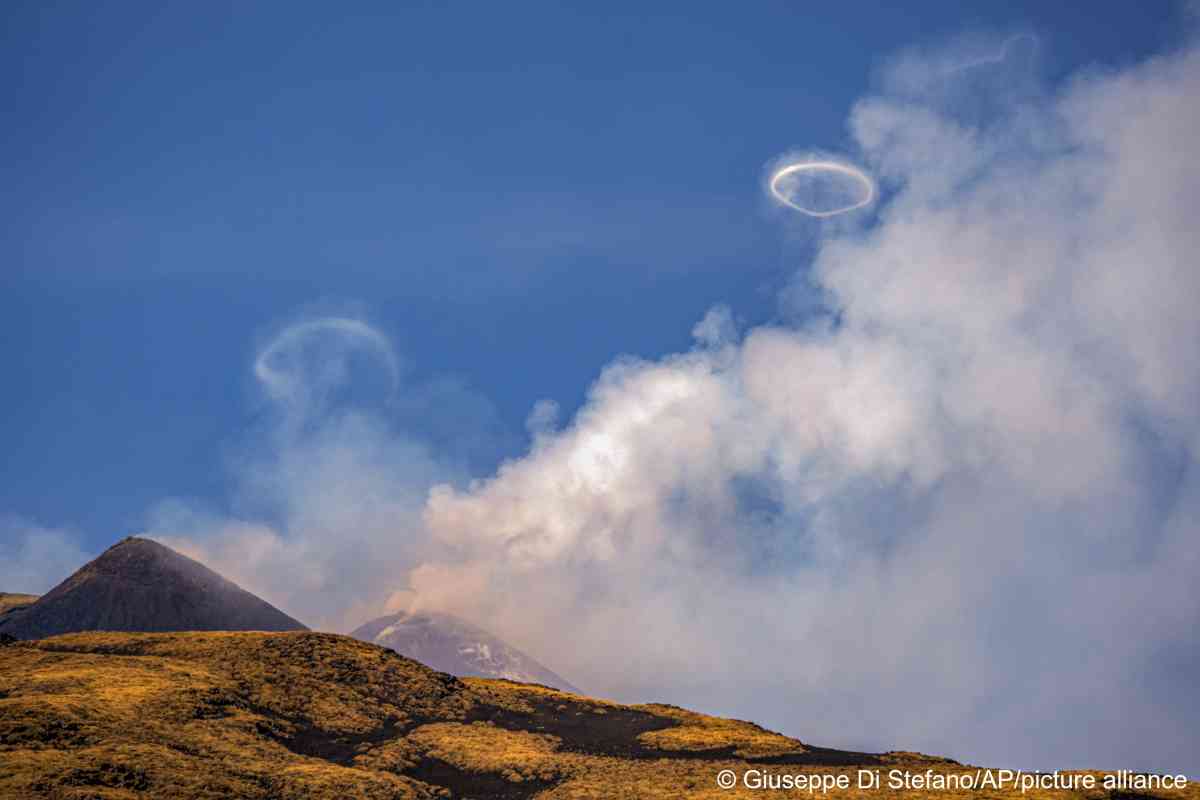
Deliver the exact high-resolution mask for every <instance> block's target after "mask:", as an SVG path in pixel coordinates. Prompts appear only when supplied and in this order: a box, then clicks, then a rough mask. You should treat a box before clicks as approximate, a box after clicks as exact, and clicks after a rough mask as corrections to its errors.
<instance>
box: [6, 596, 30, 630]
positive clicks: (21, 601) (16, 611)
mask: <svg viewBox="0 0 1200 800" xmlns="http://www.w3.org/2000/svg"><path fill="white" fill-rule="evenodd" d="M37 599H38V596H37V595H36V594H12V593H11V592H0V626H3V625H4V622H5V621H6V620H12V619H16V618H17V617H18V616H19V615H20V614H21V613H23V612H24V611H25V609H27V608H29V607H30V606H31V605H33V604H34V603H35V602H37ZM2 629H3V628H2V627H0V630H2Z"/></svg>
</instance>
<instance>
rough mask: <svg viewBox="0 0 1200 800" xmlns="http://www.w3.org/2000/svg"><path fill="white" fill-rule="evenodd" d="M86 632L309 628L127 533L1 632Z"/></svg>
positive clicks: (7, 620)
mask: <svg viewBox="0 0 1200 800" xmlns="http://www.w3.org/2000/svg"><path fill="white" fill-rule="evenodd" d="M91 630H112V631H187V630H260V631H288V630H307V629H306V628H305V627H304V626H303V625H301V624H300V623H299V622H297V621H296V620H294V619H292V618H291V617H289V616H288V615H287V614H284V613H283V612H282V611H280V610H278V609H277V608H275V607H274V606H272V605H270V604H269V603H267V602H266V601H264V600H261V599H259V598H258V597H255V596H254V595H252V594H250V593H249V592H247V591H245V590H244V589H242V588H240V587H238V586H237V585H235V584H233V583H231V582H230V581H228V580H226V579H225V578H223V577H221V576H220V575H218V574H217V573H215V572H213V571H212V570H210V569H209V568H208V567H206V566H204V565H203V564H200V563H199V562H196V561H193V560H192V559H190V558H188V557H187V556H183V555H180V554H179V553H176V552H175V551H174V550H172V549H170V548H169V547H165V546H163V545H161V544H159V543H158V542H153V541H150V540H149V539H140V538H136V537H132V536H131V537H129V538H126V539H122V540H121V541H120V542H117V543H116V544H115V545H113V546H112V547H110V548H109V549H108V550H106V551H104V552H103V553H102V554H101V555H100V556H99V557H98V558H96V559H95V560H93V561H91V562H89V563H87V564H85V565H84V566H83V567H81V568H80V569H79V570H77V571H76V572H75V574H74V575H72V576H71V577H69V578H67V579H66V580H65V581H63V582H62V583H60V584H59V585H58V586H56V587H54V588H53V589H51V590H50V591H49V592H47V593H46V594H44V595H42V596H41V597H40V598H38V599H37V601H36V602H34V603H33V604H32V605H29V606H28V607H26V608H24V609H22V610H21V611H19V612H18V613H16V614H7V615H5V616H4V617H3V618H2V619H0V633H6V634H8V635H10V636H14V637H16V638H17V639H36V638H41V637H44V636H54V635H56V634H60V633H70V632H75V631H91Z"/></svg>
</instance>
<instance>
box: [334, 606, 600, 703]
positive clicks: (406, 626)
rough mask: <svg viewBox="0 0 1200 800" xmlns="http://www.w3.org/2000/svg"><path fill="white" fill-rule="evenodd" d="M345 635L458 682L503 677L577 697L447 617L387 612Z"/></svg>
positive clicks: (516, 653) (511, 651)
mask: <svg viewBox="0 0 1200 800" xmlns="http://www.w3.org/2000/svg"><path fill="white" fill-rule="evenodd" d="M350 635H351V636H353V637H354V638H355V639H360V640H362V641H364V642H371V643H372V644H377V645H380V646H382V647H388V648H391V649H392V650H395V651H396V652H397V653H399V654H400V655H402V656H408V657H409V658H414V659H416V660H417V661H420V662H421V663H422V664H425V665H427V666H430V667H433V668H434V669H436V670H439V671H440V672H449V673H450V674H451V675H457V676H459V677H460V678H465V677H477V678H506V679H508V680H511V681H520V682H522V683H540V684H543V685H545V686H550V687H553V688H555V689H562V690H563V691H567V692H575V693H577V694H578V693H580V692H579V690H578V689H576V688H575V687H574V686H572V685H571V684H569V683H567V681H565V680H563V678H561V677H560V676H558V675H556V674H554V673H553V672H551V671H550V670H549V669H547V668H546V667H544V666H542V665H541V664H539V663H538V662H537V661H535V660H534V659H533V658H531V657H529V656H527V655H525V654H524V653H522V652H521V651H520V650H518V649H517V648H515V647H513V646H512V645H509V644H507V643H505V642H502V641H501V640H499V639H497V638H496V637H495V636H492V635H491V634H490V633H488V632H487V631H485V630H482V629H480V628H477V627H475V626H474V625H472V624H470V623H469V622H466V621H465V620H461V619H459V618H458V617H455V616H452V615H450V614H439V613H431V612H423V613H415V614H411V613H407V612H402V613H399V614H389V615H388V616H385V617H379V618H377V619H373V620H371V621H370V622H368V623H366V624H364V625H360V626H359V627H358V628H356V629H355V630H354V631H353V632H352V633H351V634H350Z"/></svg>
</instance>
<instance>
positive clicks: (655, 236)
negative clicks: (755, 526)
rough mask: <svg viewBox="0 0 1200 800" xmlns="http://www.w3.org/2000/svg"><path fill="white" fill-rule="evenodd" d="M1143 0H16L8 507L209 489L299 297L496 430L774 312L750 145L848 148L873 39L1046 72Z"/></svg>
mask: <svg viewBox="0 0 1200 800" xmlns="http://www.w3.org/2000/svg"><path fill="white" fill-rule="evenodd" d="M1162 8H1163V11H1162V13H1146V11H1145V10H1144V9H1143V8H1140V7H1136V6H1132V5H1129V4H1118V3H1112V4H1104V5H1097V4H1095V3H1041V2H1031V3H1005V4H994V3H993V4H971V5H969V4H963V3H950V2H946V3H914V4H904V6H903V8H902V7H901V6H899V5H891V6H889V5H888V4H869V5H865V6H864V5H858V4H852V3H851V4H822V5H819V6H818V5H816V4H799V3H777V2H765V3H751V4H728V3H686V4H683V3H680V4H652V8H650V9H649V10H647V5H646V4H643V3H634V4H621V3H609V4H605V5H604V6H603V8H601V7H598V6H594V5H588V4H567V3H524V4H518V5H516V6H512V5H497V4H482V3H476V4H466V3H436V4H435V3H430V4H393V3H380V4H363V5H362V6H360V7H359V8H358V9H357V10H356V13H342V12H339V13H332V12H331V11H330V10H329V9H328V7H327V6H324V5H323V4H317V3H287V4H272V3H256V4H236V5H235V4H223V3H205V4H189V3H169V4H158V3H154V4H137V3H121V4H111V5H107V6H104V5H96V4H85V3H55V4H44V3H29V4H9V5H8V6H7V7H6V8H5V10H4V12H3V13H4V24H3V25H2V26H0V37H2V38H0V41H2V44H0V59H2V60H3V63H2V67H3V69H0V84H2V91H0V94H2V96H3V97H4V98H5V100H4V101H3V104H2V105H0V129H2V130H4V131H5V133H4V140H5V147H4V153H5V155H4V156H3V158H2V160H0V164H2V170H3V171H2V173H0V174H2V176H3V184H4V186H5V189H4V191H3V192H2V193H0V204H2V205H0V220H2V221H0V265H2V266H0V359H2V360H3V363H5V364H6V365H8V369H7V373H8V375H9V381H7V383H8V390H7V391H5V392H3V393H2V394H0V441H2V442H3V443H4V449H5V451H6V457H5V459H4V460H3V466H2V467H0V470H2V472H0V509H5V510H7V511H8V512H9V513H15V514H19V515H22V516H24V517H28V518H31V519H34V520H37V521H38V522H39V523H41V524H44V525H52V526H56V527H69V528H73V529H76V530H78V531H79V532H80V533H82V534H83V535H84V536H85V537H86V540H87V542H88V544H89V545H90V546H91V547H92V548H99V547H102V546H103V545H104V544H105V543H107V542H110V541H112V540H114V539H115V538H117V537H119V536H121V535H124V534H125V533H127V532H129V531H130V530H133V529H137V528H138V527H139V526H141V525H142V524H143V523H144V514H145V511H146V508H147V507H148V506H149V505H151V504H152V503H153V502H154V501H156V500H157V499H158V498H161V497H162V496H165V495H167V496H191V497H200V498H205V499H207V500H209V501H211V502H213V503H217V504H222V503H225V502H227V498H226V497H225V496H224V492H225V488H224V483H225V475H224V470H223V464H222V460H221V459H222V456H221V453H222V447H223V445H226V444H228V441H229V440H230V439H231V438H233V439H236V438H237V437H238V435H239V431H242V430H244V429H245V428H246V427H247V426H248V425H250V424H251V423H252V414H253V407H252V403H251V402H249V401H248V394H249V392H248V390H247V374H248V366H249V363H250V361H251V360H252V358H253V353H254V348H255V346H256V344H258V343H259V342H260V341H261V338H262V337H263V335H264V333H265V332H269V331H270V330H271V329H272V327H273V326H278V325H279V324H281V322H284V321H286V320H288V319H290V318H292V317H293V316H294V315H296V314H297V313H301V312H303V311H304V309H307V308H311V307H313V306H314V305H315V306H318V307H320V306H322V305H333V306H338V307H342V306H346V305H350V306H353V307H354V308H356V309H359V310H364V311H365V312H366V313H368V314H369V315H370V316H371V318H372V319H373V320H375V321H376V323H377V324H378V325H380V326H381V327H382V328H383V329H384V330H386V332H387V333H388V334H389V335H390V336H391V337H393V339H394V341H395V343H396V346H397V348H398V350H399V351H400V353H401V354H402V356H403V358H404V360H405V362H406V363H407V364H408V365H409V367H410V369H411V372H410V373H409V375H410V376H412V377H415V378H420V377H423V376H431V375H452V376H457V377H458V378H460V379H461V380H462V381H464V382H465V383H466V384H468V385H469V386H471V387H473V388H474V389H475V390H477V391H478V392H479V393H480V394H481V395H482V396H483V397H485V398H487V400H488V401H489V402H491V403H492V404H494V407H495V412H496V414H497V415H498V419H499V421H500V422H501V423H502V424H503V425H504V426H505V427H506V428H507V429H508V430H509V431H510V433H511V436H510V437H509V438H507V439H505V440H504V444H503V445H501V446H499V448H498V450H497V452H506V453H511V452H513V451H514V448H519V440H520V438H521V437H523V436H524V428H523V421H524V419H525V416H526V415H527V414H528V413H529V410H530V408H531V407H532V405H533V403H534V402H535V401H536V400H538V399H539V398H553V399H554V400H556V401H557V402H558V403H559V404H560V405H561V406H562V408H563V410H564V411H565V412H568V413H569V412H570V411H571V410H572V409H573V408H575V407H576V406H577V405H578V404H579V403H580V402H581V401H582V399H583V396H584V391H585V390H586V388H587V386H588V385H589V384H590V382H591V381H592V380H593V379H594V378H595V376H596V374H597V372H598V370H599V368H600V367H601V366H603V365H604V364H605V363H607V362H608V361H609V360H610V359H611V358H612V357H613V356H614V355H616V354H618V353H633V354H637V355H642V356H648V357H652V356H657V355H660V354H662V353H665V352H670V351H674V350H677V349H679V348H681V347H683V346H685V345H686V343H687V342H688V340H689V332H690V330H691V327H692V325H693V324H694V323H695V322H696V321H697V320H698V319H699V318H700V317H701V316H702V315H703V313H704V312H705V310H706V309H707V308H708V307H710V306H711V305H713V304H714V303H717V302H723V303H727V304H729V305H730V306H731V307H732V309H733V310H734V312H735V314H736V315H737V317H738V318H739V319H741V320H744V321H746V322H758V321H762V320H765V319H769V318H771V317H772V316H773V315H775V314H776V313H777V312H778V309H777V303H776V299H775V296H776V293H777V291H778V290H779V288H780V286H782V284H783V282H784V280H785V279H786V277H787V275H789V274H791V272H792V271H794V269H795V268H796V267H797V259H798V258H800V257H802V256H803V253H802V252H799V253H798V252H797V251H796V250H795V248H789V246H788V243H787V242H786V241H785V239H784V237H782V236H781V235H780V232H779V230H778V226H776V225H775V224H773V222H772V220H771V219H770V218H769V216H768V215H767V214H765V213H764V211H763V202H762V198H761V191H760V177H761V173H762V169H763V165H764V164H765V163H766V162H767V161H768V160H769V159H770V158H772V157H774V156H775V155H777V154H779V153H780V152H783V151H785V150H786V149H788V148H790V147H793V146H816V147H823V148H832V149H837V148H839V147H840V146H841V144H842V143H843V142H844V140H845V138H846V134H845V128H844V119H845V115H846V112H847V110H848V108H849V106H850V104H851V103H852V102H853V100H854V99H855V98H857V97H858V96H859V95H860V94H862V93H863V91H864V90H865V89H866V88H867V87H868V86H869V84H870V82H871V80H872V75H873V71H875V70H877V69H878V67H879V65H880V61H881V59H882V58H883V57H884V56H886V55H889V54H891V53H893V52H895V51H896V50H898V49H900V48H903V47H908V46H911V45H913V44H920V43H928V42H931V41H936V40H937V39H939V38H940V37H945V36H949V35H955V34H958V33H961V32H963V31H979V30H983V31H989V32H990V31H998V32H1001V33H1005V32H1009V31H1014V30H1019V31H1024V30H1031V31H1035V32H1037V33H1038V35H1039V36H1040V37H1043V40H1044V41H1045V42H1049V43H1052V44H1053V47H1052V48H1051V49H1050V50H1049V51H1048V52H1047V53H1046V55H1045V57H1044V58H1043V65H1042V66H1043V68H1044V69H1045V70H1046V71H1047V72H1048V73H1050V74H1054V73H1062V72H1066V71H1068V70H1070V69H1071V68H1074V67H1076V66H1077V65H1079V64H1083V63H1092V62H1095V63H1099V64H1109V65H1111V64H1121V63H1126V62H1128V61H1130V60H1132V59H1135V58H1137V57H1140V56H1142V55H1144V54H1145V53H1147V52H1149V51H1151V50H1153V49H1157V48H1160V47H1161V46H1162V45H1163V44H1164V43H1170V42H1171V40H1172V37H1173V36H1175V35H1176V34H1175V33H1174V31H1175V30H1176V29H1177V27H1176V25H1175V24H1174V23H1173V17H1172V15H1171V14H1169V13H1166V8H1167V7H1166V6H1165V5H1164V6H1162ZM549 331H552V332H553V333H552V334H549V333H548V332H549ZM482 460H483V461H487V460H488V459H487V458H483V459H482ZM493 460H494V459H493ZM480 466H481V467H486V466H487V465H486V464H481V465H480Z"/></svg>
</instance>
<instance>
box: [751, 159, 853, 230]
mask: <svg viewBox="0 0 1200 800" xmlns="http://www.w3.org/2000/svg"><path fill="white" fill-rule="evenodd" d="M821 170H824V171H828V172H836V173H838V174H840V175H846V176H848V177H850V178H853V179H854V180H856V181H858V182H859V183H860V184H861V185H862V188H863V196H862V199H861V200H859V201H858V202H857V203H854V204H853V205H848V206H842V207H841V208H833V209H829V210H826V211H819V210H817V209H813V208H807V207H805V206H802V205H800V204H799V203H797V202H796V201H795V200H793V199H792V198H790V197H788V196H787V195H786V194H784V193H783V192H781V191H780V190H779V182H780V181H781V180H783V179H784V178H786V177H788V176H789V175H794V174H796V173H797V172H813V171H821ZM770 186H771V194H772V195H774V197H775V199H776V200H778V201H779V202H781V203H783V204H784V205H785V206H788V207H789V208H794V209H796V210H797V211H799V212H800V213H802V214H807V215H809V216H810V217H833V216H837V215H838V214H845V213H846V212H847V211H854V210H855V209H859V208H862V207H863V206H868V205H870V204H871V203H872V202H873V201H874V200H875V182H874V181H872V180H871V178H870V176H868V175H867V173H865V172H863V171H862V170H860V169H858V168H856V167H852V166H850V165H849V164H842V163H840V162H838V161H799V162H797V163H795V164H788V165H787V166H784V167H780V168H779V169H777V170H775V173H774V174H773V175H771V184H770Z"/></svg>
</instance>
